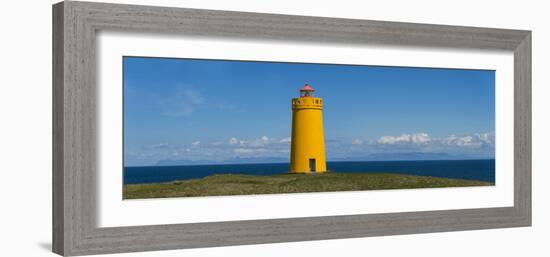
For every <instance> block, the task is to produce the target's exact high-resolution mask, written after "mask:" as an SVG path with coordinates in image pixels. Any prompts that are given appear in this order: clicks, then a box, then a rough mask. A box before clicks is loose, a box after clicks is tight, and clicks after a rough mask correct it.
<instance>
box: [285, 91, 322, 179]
mask: <svg viewBox="0 0 550 257" xmlns="http://www.w3.org/2000/svg"><path fill="white" fill-rule="evenodd" d="M314 91H315V90H314V89H313V88H312V87H310V86H309V85H308V84H306V85H305V86H304V87H303V88H302V89H300V97H299V98H293V99H292V140H291V146H290V172H291V173H310V172H312V173H321V172H326V171H327V164H326V159H325V135H324V131H323V99H322V98H318V97H313V92H314Z"/></svg>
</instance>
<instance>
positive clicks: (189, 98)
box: [157, 87, 205, 116]
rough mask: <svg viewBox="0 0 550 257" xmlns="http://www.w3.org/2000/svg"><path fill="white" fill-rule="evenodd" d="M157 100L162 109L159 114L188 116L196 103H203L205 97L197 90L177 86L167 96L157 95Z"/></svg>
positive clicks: (193, 110)
mask: <svg viewBox="0 0 550 257" xmlns="http://www.w3.org/2000/svg"><path fill="white" fill-rule="evenodd" d="M157 101H158V102H159V103H160V104H161V105H162V106H163V109H164V110H163V111H162V112H161V115H164V116H190V115H191V114H193V112H195V109H196V107H197V106H198V105H200V104H202V103H204V101H205V98H204V97H203V96H202V95H201V93H200V92H199V91H197V90H194V89H189V88H185V87H177V88H176V89H175V90H173V91H172V92H170V94H168V95H167V96H159V97H157Z"/></svg>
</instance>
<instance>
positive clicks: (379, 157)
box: [155, 152, 495, 166]
mask: <svg viewBox="0 0 550 257" xmlns="http://www.w3.org/2000/svg"><path fill="white" fill-rule="evenodd" d="M494 158H495V157H494V156H492V155H486V156H485V155H479V154H467V153H462V154H449V153H425V152H404V153H373V154H369V155H366V156H357V157H345V158H330V159H329V160H328V161H420V160H466V159H494ZM288 162H289V158H281V157H250V158H240V157H236V158H231V159H227V160H222V161H212V160H160V161H158V162H157V163H156V164H155V165H156V166H178V165H208V164H246V163H288Z"/></svg>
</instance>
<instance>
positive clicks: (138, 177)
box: [124, 159, 495, 184]
mask: <svg viewBox="0 0 550 257" xmlns="http://www.w3.org/2000/svg"><path fill="white" fill-rule="evenodd" d="M288 169H289V164H288V163H258V164H216V165H188V166H145V167H124V184H142V183H159V182H170V181H174V180H186V179H195V178H203V177H206V176H209V175H213V174H228V173H231V174H247V175H274V174H281V173H285V172H288ZM327 169H328V170H330V171H332V172H348V173H381V172H383V173H399V174H408V175H419V176H432V177H441V178H457V179H471V180H480V181H486V182H492V183H494V182H495V160H494V159H491V160H437V161H424V160H423V161H351V162H327Z"/></svg>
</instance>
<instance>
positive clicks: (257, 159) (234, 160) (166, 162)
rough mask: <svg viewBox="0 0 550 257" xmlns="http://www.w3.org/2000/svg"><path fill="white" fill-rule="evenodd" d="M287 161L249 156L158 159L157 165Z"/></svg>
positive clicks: (285, 160)
mask: <svg viewBox="0 0 550 257" xmlns="http://www.w3.org/2000/svg"><path fill="white" fill-rule="evenodd" d="M279 162H283V163H284V162H289V159H288V158H279V157H251V158H240V157H236V158H232V159H228V160H223V161H211V160H160V161H158V162H157V163H156V165H157V166H177V165H208V164H241V163H279Z"/></svg>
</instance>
